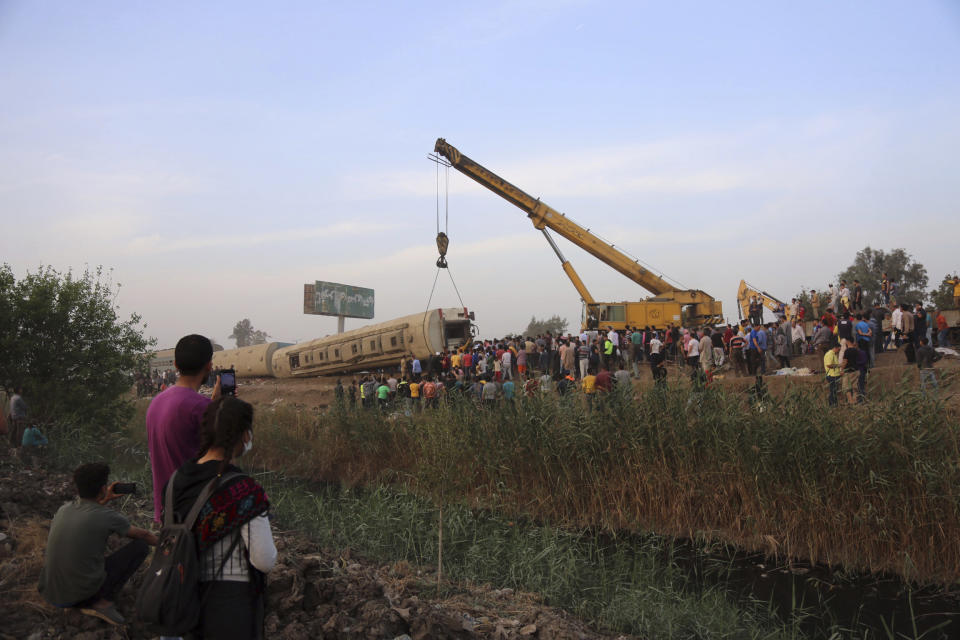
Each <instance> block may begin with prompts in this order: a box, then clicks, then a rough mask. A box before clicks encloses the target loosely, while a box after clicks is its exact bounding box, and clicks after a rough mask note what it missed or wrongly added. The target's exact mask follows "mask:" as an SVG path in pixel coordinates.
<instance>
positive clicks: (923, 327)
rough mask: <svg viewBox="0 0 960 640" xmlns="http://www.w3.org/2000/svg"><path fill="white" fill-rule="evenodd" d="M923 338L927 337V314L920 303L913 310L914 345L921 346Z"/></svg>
mask: <svg viewBox="0 0 960 640" xmlns="http://www.w3.org/2000/svg"><path fill="white" fill-rule="evenodd" d="M921 337H927V312H926V311H924V309H923V305H922V304H920V303H919V302H918V303H917V306H916V307H915V308H914V310H913V344H915V345H917V346H920V338H921ZM928 342H929V340H928Z"/></svg>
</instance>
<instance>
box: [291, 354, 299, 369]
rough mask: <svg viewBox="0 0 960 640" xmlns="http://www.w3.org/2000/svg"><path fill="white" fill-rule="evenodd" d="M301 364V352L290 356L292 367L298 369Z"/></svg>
mask: <svg viewBox="0 0 960 640" xmlns="http://www.w3.org/2000/svg"><path fill="white" fill-rule="evenodd" d="M299 366H300V354H299V353H294V354H293V355H291V356H290V368H291V369H296V368H297V367H299Z"/></svg>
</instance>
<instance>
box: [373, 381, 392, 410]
mask: <svg viewBox="0 0 960 640" xmlns="http://www.w3.org/2000/svg"><path fill="white" fill-rule="evenodd" d="M376 393H377V408H379V409H380V411H386V410H387V408H388V405H389V404H390V385H388V384H387V383H386V381H384V380H381V381H380V386H378V387H377V391H376Z"/></svg>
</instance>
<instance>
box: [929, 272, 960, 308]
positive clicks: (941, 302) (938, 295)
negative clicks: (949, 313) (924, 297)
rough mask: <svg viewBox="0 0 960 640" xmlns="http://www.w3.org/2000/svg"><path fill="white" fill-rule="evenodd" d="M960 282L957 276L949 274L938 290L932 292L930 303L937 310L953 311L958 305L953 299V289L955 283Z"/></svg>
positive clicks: (944, 277)
mask: <svg viewBox="0 0 960 640" xmlns="http://www.w3.org/2000/svg"><path fill="white" fill-rule="evenodd" d="M957 280H958V277H957V275H956V274H955V275H950V274H949V273H948V274H947V275H945V276H943V280H941V281H940V286H939V287H937V288H936V289H931V290H930V298H929V299H930V302H931V303H932V304H933V306H934V307H935V308H937V309H953V308H954V307H955V306H956V305H955V304H954V298H953V287H954V283H955V282H956V281H957Z"/></svg>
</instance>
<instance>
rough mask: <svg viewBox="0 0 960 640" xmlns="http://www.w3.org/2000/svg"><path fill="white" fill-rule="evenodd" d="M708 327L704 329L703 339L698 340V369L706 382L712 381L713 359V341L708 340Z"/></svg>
mask: <svg viewBox="0 0 960 640" xmlns="http://www.w3.org/2000/svg"><path fill="white" fill-rule="evenodd" d="M710 333H711V331H710V327H704V329H703V337H702V338H700V344H699V345H698V346H699V348H700V368H701V369H703V374H704V375H705V376H707V380H708V381H711V380H713V367H714V358H713V340H712V339H711V338H710Z"/></svg>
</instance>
